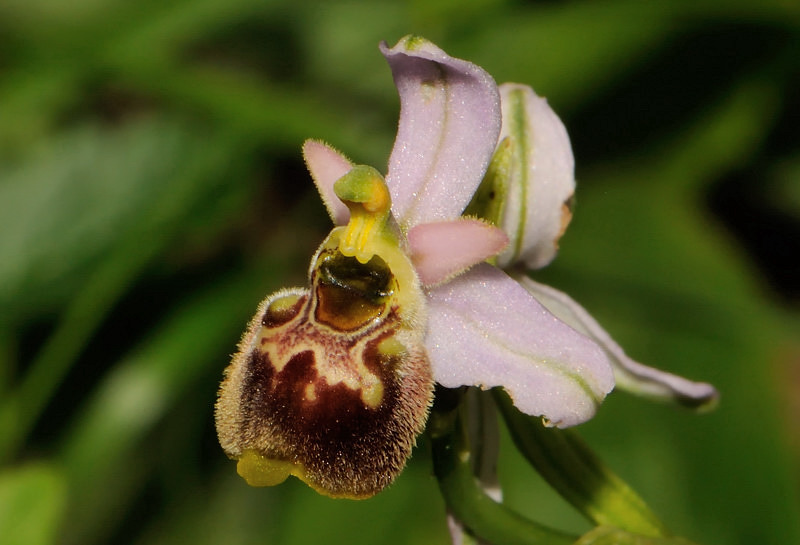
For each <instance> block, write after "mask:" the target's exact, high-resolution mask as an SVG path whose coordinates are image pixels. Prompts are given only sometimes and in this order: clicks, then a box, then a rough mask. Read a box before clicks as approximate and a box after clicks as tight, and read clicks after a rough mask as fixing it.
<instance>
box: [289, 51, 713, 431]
mask: <svg viewBox="0 0 800 545" xmlns="http://www.w3.org/2000/svg"><path fill="white" fill-rule="evenodd" d="M381 51H382V52H383V54H384V55H385V57H386V59H387V60H388V62H389V65H390V67H391V69H392V74H393V76H394V80H395V84H396V86H397V89H398V92H399V94H400V100H401V111H400V122H399V127H398V133H397V139H396V141H395V144H394V148H393V150H392V153H391V158H390V160H389V169H388V174H387V176H386V182H387V184H388V186H389V190H390V192H391V195H392V214H393V215H394V217H395V218H396V219H397V221H398V224H399V225H400V227H401V229H402V231H403V232H404V233H405V234H406V236H407V240H408V246H409V253H410V256H411V259H412V262H413V263H414V264H415V265H416V268H417V274H418V275H419V277H420V279H421V281H422V283H423V285H424V286H425V287H426V295H427V299H428V333H427V338H426V346H427V349H428V354H429V357H430V360H431V365H432V366H433V371H434V378H435V379H436V381H437V382H439V383H440V384H442V385H444V386H448V387H457V386H461V385H475V386H481V387H484V388H489V387H494V386H503V387H504V388H505V389H506V390H507V391H508V392H509V393H510V394H511V396H512V398H513V400H514V404H515V405H516V406H517V408H519V409H520V410H521V411H523V412H525V413H527V414H532V415H537V416H542V417H543V418H544V419H545V421H546V422H548V423H549V424H552V425H556V426H571V425H574V424H578V423H580V422H583V421H585V420H587V419H589V418H591V416H592V415H593V414H594V412H595V410H596V408H597V406H598V404H599V403H600V402H601V401H602V400H603V398H604V397H605V395H606V394H607V393H608V392H609V391H611V389H612V388H613V387H614V384H615V377H616V381H617V383H618V384H619V385H621V386H624V387H626V388H627V389H630V390H631V391H634V392H636V393H642V394H645V395H650V396H653V397H659V398H664V399H677V400H679V401H680V402H682V403H684V404H687V405H694V406H702V405H704V404H707V403H709V402H710V401H712V400H713V399H715V398H716V390H714V388H713V387H711V386H710V385H708V384H705V383H694V382H691V381H688V380H686V379H682V378H680V377H675V376H674V375H671V374H669V373H664V372H661V371H657V370H655V369H651V368H648V367H645V366H643V365H641V364H638V363H636V362H634V361H633V360H631V359H630V358H628V357H627V356H625V355H624V352H622V350H621V349H620V348H619V346H618V345H617V344H616V343H614V341H613V340H612V339H611V337H610V336H609V335H608V334H607V333H606V332H605V331H604V330H603V329H602V328H601V327H600V326H599V324H597V322H596V321H594V320H593V319H592V318H591V316H590V315H589V314H588V312H586V311H585V310H584V309H583V308H582V307H581V306H580V305H578V304H577V303H575V302H574V301H573V300H572V299H570V298H569V297H568V296H566V295H565V294H562V293H561V292H558V291H557V290H555V289H553V288H549V287H546V286H542V285H541V284H537V283H535V282H533V281H532V280H530V279H527V277H525V278H524V279H523V278H516V279H512V278H511V277H509V276H508V275H507V274H506V273H505V272H503V271H502V270H500V269H499V268H498V267H495V266H492V265H489V264H487V263H481V264H478V265H476V266H474V267H473V268H471V269H470V270H468V271H466V272H463V273H462V271H464V270H465V269H466V268H467V267H469V266H470V265H473V264H475V263H478V262H480V261H482V260H483V259H485V258H486V257H487V256H491V255H493V254H495V253H497V251H498V248H500V247H501V246H502V244H501V241H502V237H501V235H499V234H498V233H497V232H496V231H495V230H492V229H489V228H488V227H487V226H486V224H484V223H482V222H478V221H477V220H475V219H465V218H462V217H461V214H462V213H463V212H464V209H465V208H466V206H467V204H468V203H470V201H471V200H473V198H474V197H475V194H476V192H478V193H479V194H480V191H479V187H480V190H485V187H481V182H482V181H483V182H484V186H485V185H486V182H487V181H490V180H489V179H490V178H492V176H494V179H495V183H496V187H492V188H490V189H491V190H492V192H493V195H494V198H495V200H496V201H497V202H495V203H494V205H495V208H496V209H497V210H496V217H494V218H491V219H492V220H493V221H494V222H495V223H496V224H497V225H499V226H500V227H501V228H502V229H503V231H504V232H505V233H506V234H507V236H508V238H509V240H510V244H508V245H506V246H505V248H504V249H503V251H502V253H500V255H499V256H498V260H497V262H498V265H500V266H508V267H511V266H515V265H517V264H519V263H521V264H523V265H524V266H526V267H528V268H538V267H542V266H544V265H546V264H547V263H549V262H550V261H551V260H552V259H553V257H554V256H555V254H556V251H557V242H558V239H559V238H560V236H561V235H562V234H563V232H564V230H565V229H566V226H567V224H568V223H569V219H570V217H571V212H570V202H571V198H572V194H573V191H574V187H575V181H574V174H573V170H574V161H573V157H572V150H571V146H570V143H569V138H568V136H567V133H566V130H565V129H564V126H563V124H562V123H561V121H560V120H559V119H558V116H556V114H555V113H554V112H553V111H552V109H551V108H550V107H549V106H548V105H547V101H546V100H545V99H543V98H540V97H538V96H536V95H535V94H534V93H533V91H531V89H530V88H529V87H527V86H524V85H519V84H503V85H501V86H500V87H499V88H498V86H497V85H496V84H495V82H494V80H493V79H492V78H491V76H489V75H488V74H487V73H486V72H485V71H484V70H482V69H481V68H480V67H478V66H475V65H474V64H472V63H469V62H466V61H463V60H459V59H454V58H452V57H450V56H448V55H447V54H446V53H445V52H443V51H442V50H441V49H439V48H438V47H436V46H435V45H433V44H432V43H430V42H428V41H425V40H423V39H421V38H415V37H406V38H404V39H402V40H400V42H399V43H398V44H397V45H396V46H395V47H393V48H389V47H387V46H386V45H385V44H382V45H381ZM304 151H305V157H306V161H307V164H308V166H309V169H310V170H311V173H312V176H313V178H314V180H315V182H316V184H317V186H318V188H319V190H320V193H321V195H322V197H323V200H324V201H325V202H326V205H327V206H328V209H329V211H330V213H331V217H332V218H333V219H334V221H335V222H336V223H338V224H342V223H345V222H346V221H347V217H348V216H347V209H346V208H345V207H344V206H343V205H342V204H341V202H340V201H339V200H338V199H336V198H335V197H334V196H333V195H332V189H331V187H332V184H333V182H334V181H335V180H336V179H337V177H338V176H341V175H342V174H344V173H345V172H347V171H348V169H349V168H351V166H352V165H351V164H350V163H349V161H348V160H347V159H346V158H345V157H344V156H342V155H341V154H339V153H338V152H336V151H335V150H333V149H332V148H329V147H327V146H325V145H324V144H321V143H319V142H315V141H309V142H307V143H306V145H305V150H304ZM487 171H488V172H487ZM498 171H499V172H498ZM490 207H491V206H490ZM458 273H461V274H458Z"/></svg>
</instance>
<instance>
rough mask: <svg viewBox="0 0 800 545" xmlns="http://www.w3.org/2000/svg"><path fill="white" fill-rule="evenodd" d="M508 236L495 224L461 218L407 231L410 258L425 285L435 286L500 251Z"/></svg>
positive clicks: (427, 224)
mask: <svg viewBox="0 0 800 545" xmlns="http://www.w3.org/2000/svg"><path fill="white" fill-rule="evenodd" d="M506 244H508V237H507V236H506V234H505V233H504V232H503V230H502V229H499V228H497V227H495V226H493V225H490V224H488V223H485V222H483V221H480V220H476V219H471V218H459V219H454V220H450V221H439V222H433V223H423V224H421V225H416V226H414V227H412V228H411V229H410V230H409V231H408V245H409V248H410V254H411V261H412V262H413V263H414V267H415V268H416V270H417V274H418V275H419V279H420V281H421V282H422V284H423V285H424V286H433V285H436V284H439V283H441V282H444V281H445V280H447V279H448V278H450V277H452V276H454V275H456V274H458V273H460V272H463V271H465V270H466V269H468V268H469V267H472V266H473V265H475V264H477V263H480V262H481V261H484V260H486V259H488V258H490V257H492V256H494V255H497V253H498V252H500V251H501V250H502V249H503V248H504V247H505V246H506Z"/></svg>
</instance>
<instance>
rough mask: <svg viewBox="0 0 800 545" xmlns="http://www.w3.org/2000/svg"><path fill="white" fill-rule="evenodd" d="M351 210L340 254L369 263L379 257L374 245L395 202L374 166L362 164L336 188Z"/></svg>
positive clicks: (336, 185) (341, 242)
mask: <svg viewBox="0 0 800 545" xmlns="http://www.w3.org/2000/svg"><path fill="white" fill-rule="evenodd" d="M333 189H334V191H335V192H336V195H337V196H338V197H339V198H340V199H341V200H342V202H344V203H345V204H346V205H347V208H349V209H350V221H349V223H348V224H347V226H346V227H345V232H344V235H343V236H342V238H341V241H340V243H339V251H340V252H341V253H342V254H343V255H345V256H347V257H355V258H356V259H357V260H358V261H359V262H360V263H367V262H368V261H369V260H370V259H372V256H373V255H375V250H374V248H373V242H374V240H375V237H376V236H380V235H381V234H383V232H384V229H385V227H386V221H387V219H388V218H389V211H390V210H391V207H392V199H391V196H390V195H389V188H388V187H386V182H385V181H384V180H383V177H382V176H381V175H380V174H379V173H378V171H377V170H375V169H374V168H372V167H367V166H363V165H359V166H356V167H353V169H352V170H351V171H350V172H348V173H347V174H345V175H344V176H342V177H341V178H340V179H339V180H337V181H336V183H335V184H334V186H333Z"/></svg>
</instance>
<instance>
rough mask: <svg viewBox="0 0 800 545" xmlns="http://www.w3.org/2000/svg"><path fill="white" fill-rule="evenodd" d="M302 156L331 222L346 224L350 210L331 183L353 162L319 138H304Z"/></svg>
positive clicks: (347, 169)
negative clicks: (334, 190)
mask: <svg viewBox="0 0 800 545" xmlns="http://www.w3.org/2000/svg"><path fill="white" fill-rule="evenodd" d="M303 158H304V159H305V161H306V166H307V167H308V170H309V172H310V173H311V178H312V179H313V180H314V184H315V185H316V186H317V191H319V194H320V196H321V197H322V202H324V203H325V208H327V210H328V214H330V216H331V219H332V220H333V223H335V224H336V225H344V224H346V223H347V221H348V220H349V219H350V211H349V210H348V209H347V206H345V204H344V203H343V202H342V201H341V200H339V197H337V196H336V193H334V192H333V183H334V182H335V181H336V180H338V179H339V178H341V177H342V176H344V175H345V174H347V173H348V172H350V169H352V168H353V164H352V163H351V162H350V161H349V160H348V159H347V157H345V156H344V155H342V154H341V153H339V152H338V151H336V150H335V149H333V148H332V147H330V146H329V145H327V144H325V143H324V142H320V141H319V140H306V141H305V142H304V143H303Z"/></svg>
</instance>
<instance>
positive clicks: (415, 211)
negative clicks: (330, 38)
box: [380, 36, 500, 229]
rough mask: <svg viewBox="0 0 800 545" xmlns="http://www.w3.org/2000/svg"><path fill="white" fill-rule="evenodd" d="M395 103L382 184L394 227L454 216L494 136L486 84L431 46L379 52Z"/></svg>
mask: <svg viewBox="0 0 800 545" xmlns="http://www.w3.org/2000/svg"><path fill="white" fill-rule="evenodd" d="M380 47H381V52H382V53H383V54H384V56H385V57H386V59H387V61H388V62H389V66H390V67H391V69H392V75H393V77H394V82H395V85H396V86H397V91H398V93H399V95H400V122H399V126H398V130H397V139H396V140H395V144H394V148H393V149H392V155H391V157H390V159H389V171H388V174H387V176H386V181H387V183H388V185H389V189H390V191H391V194H392V202H393V212H394V215H395V217H396V218H397V220H398V222H399V223H400V226H401V227H402V228H403V229H408V228H410V227H411V226H413V225H416V224H419V223H426V222H430V221H441V220H446V219H450V218H454V217H457V216H460V215H461V212H463V210H464V208H465V207H466V206H467V204H468V203H469V201H470V199H471V198H472V195H473V194H474V193H475V190H476V189H477V187H478V185H479V184H480V182H481V179H482V178H483V174H484V172H485V171H486V167H487V165H488V164H489V160H490V159H491V156H492V153H493V152H494V147H495V145H496V144H497V135H498V134H499V132H500V96H499V94H498V91H497V85H496V84H495V82H494V80H493V79H492V77H491V76H490V75H489V74H488V73H486V72H485V71H484V70H483V69H482V68H480V67H479V66H476V65H474V64H472V63H470V62H467V61H463V60H460V59H454V58H453V57H450V56H449V55H447V53H445V52H444V51H442V50H441V49H439V48H438V47H436V46H435V45H434V44H432V43H431V42H429V41H427V40H424V39H422V38H417V37H412V36H406V37H405V38H403V39H401V40H400V41H399V42H398V43H397V45H396V46H394V47H393V48H391V49H390V48H389V47H388V46H387V45H386V43H382V44H381V46H380Z"/></svg>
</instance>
